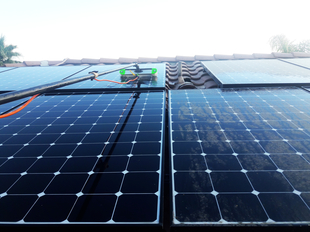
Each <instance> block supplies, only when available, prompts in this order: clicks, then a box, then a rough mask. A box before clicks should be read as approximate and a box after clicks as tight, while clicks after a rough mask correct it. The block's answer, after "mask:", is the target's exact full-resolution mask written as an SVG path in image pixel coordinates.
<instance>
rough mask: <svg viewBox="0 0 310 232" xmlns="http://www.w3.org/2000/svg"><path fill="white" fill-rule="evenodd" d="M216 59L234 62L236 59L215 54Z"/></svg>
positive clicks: (231, 56)
mask: <svg viewBox="0 0 310 232" xmlns="http://www.w3.org/2000/svg"><path fill="white" fill-rule="evenodd" d="M214 59H216V60H234V59H235V57H234V56H233V55H221V54H214Z"/></svg>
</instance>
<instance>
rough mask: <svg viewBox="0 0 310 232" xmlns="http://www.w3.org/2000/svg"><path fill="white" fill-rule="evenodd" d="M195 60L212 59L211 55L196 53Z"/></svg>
mask: <svg viewBox="0 0 310 232" xmlns="http://www.w3.org/2000/svg"><path fill="white" fill-rule="evenodd" d="M195 60H214V57H213V56H203V55H196V56H195Z"/></svg>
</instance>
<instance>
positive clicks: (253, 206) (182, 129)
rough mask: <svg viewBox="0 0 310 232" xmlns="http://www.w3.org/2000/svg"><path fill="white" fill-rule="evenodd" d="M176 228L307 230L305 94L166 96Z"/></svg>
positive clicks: (309, 170)
mask: <svg viewBox="0 0 310 232" xmlns="http://www.w3.org/2000/svg"><path fill="white" fill-rule="evenodd" d="M169 96H170V134H171V138H172V139H171V160H172V163H171V168H172V188H173V190H172V195H173V213H172V215H174V217H173V223H174V224H175V225H183V224H190V225H194V224H212V225H220V224H240V223H241V224H251V223H254V224H272V225H276V224H309V222H310V208H309V207H310V179H309V176H310V123H309V119H310V107H309V106H310V94H309V93H308V92H306V91H304V90H301V89H298V88H246V89H227V90H225V89H214V90H201V91H199V90H183V91H170V95H169Z"/></svg>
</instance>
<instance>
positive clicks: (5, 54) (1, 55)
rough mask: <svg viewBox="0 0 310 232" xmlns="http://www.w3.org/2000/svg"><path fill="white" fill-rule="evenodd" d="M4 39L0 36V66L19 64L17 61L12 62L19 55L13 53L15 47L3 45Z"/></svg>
mask: <svg viewBox="0 0 310 232" xmlns="http://www.w3.org/2000/svg"><path fill="white" fill-rule="evenodd" d="M4 40H5V37H4V36H3V35H1V36H0V66H3V65H4V64H7V63H19V61H14V60H12V58H13V57H18V56H20V54H19V53H18V52H14V49H16V48H17V46H16V45H12V44H10V45H5V43H4Z"/></svg>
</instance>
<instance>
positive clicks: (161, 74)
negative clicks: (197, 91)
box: [60, 64, 166, 90]
mask: <svg viewBox="0 0 310 232" xmlns="http://www.w3.org/2000/svg"><path fill="white" fill-rule="evenodd" d="M122 66H124V65H102V66H101V65H98V66H91V67H89V68H88V69H86V70H84V71H82V72H80V73H78V74H76V75H74V76H73V77H78V76H83V75H88V73H89V72H92V71H98V72H103V71H108V70H112V69H116V68H120V67H122ZM139 67H140V68H156V69H157V78H156V79H154V80H150V81H144V82H142V84H141V86H140V88H161V89H163V88H164V87H165V77H166V68H165V64H139ZM129 69H134V67H132V68H129ZM144 72H146V73H151V70H148V71H147V70H145V71H144ZM98 79H99V80H100V79H108V80H112V81H117V82H121V81H122V79H121V75H120V73H119V71H116V72H113V73H109V74H106V75H103V76H100V77H98ZM111 88H136V84H134V83H133V82H131V83H129V84H125V85H120V84H116V83H112V82H106V81H103V82H98V81H83V82H79V83H76V84H73V85H68V86H65V87H62V88H60V89H70V90H71V89H111Z"/></svg>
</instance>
